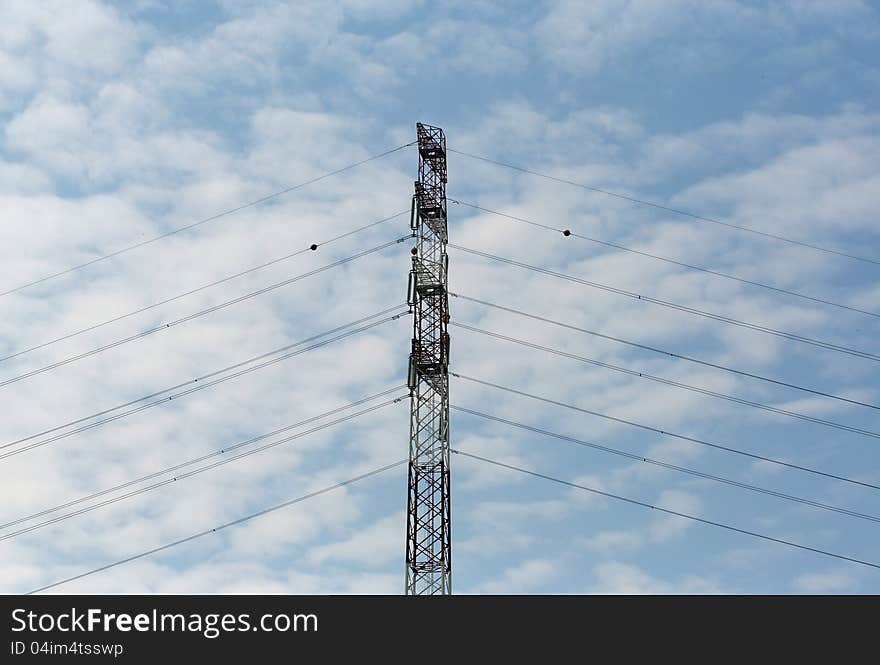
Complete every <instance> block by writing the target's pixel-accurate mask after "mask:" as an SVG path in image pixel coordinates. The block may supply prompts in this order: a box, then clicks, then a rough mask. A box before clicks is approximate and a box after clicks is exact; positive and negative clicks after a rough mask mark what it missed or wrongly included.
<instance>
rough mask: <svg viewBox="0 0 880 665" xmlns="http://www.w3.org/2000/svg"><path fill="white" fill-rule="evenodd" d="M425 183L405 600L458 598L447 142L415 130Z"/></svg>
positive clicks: (419, 223)
mask: <svg viewBox="0 0 880 665" xmlns="http://www.w3.org/2000/svg"><path fill="white" fill-rule="evenodd" d="M416 132H417V135H418V145H419V179H418V181H417V182H416V183H415V195H414V196H413V208H412V215H411V218H410V226H411V228H412V230H413V236H414V237H415V239H416V246H415V247H414V248H413V257H412V270H411V271H410V275H409V291H408V298H407V300H408V302H409V304H410V307H411V308H412V311H413V339H412V350H411V352H410V358H409V379H408V383H409V388H410V395H411V414H410V435H409V490H408V497H407V525H406V593H407V594H408V595H427V594H449V593H452V545H451V531H450V500H449V373H448V367H449V333H448V332H447V325H448V323H449V300H448V295H447V269H448V267H449V260H448V257H447V255H446V242H447V220H446V137H445V136H444V134H443V130H442V129H440V128H439V127H432V126H430V125H423V124H422V123H417V124H416Z"/></svg>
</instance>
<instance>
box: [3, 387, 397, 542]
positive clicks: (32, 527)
mask: <svg viewBox="0 0 880 665" xmlns="http://www.w3.org/2000/svg"><path fill="white" fill-rule="evenodd" d="M397 390H399V388H393V389H392V390H388V391H385V393H382V394H388V393H389V392H392V391H397ZM407 396H408V394H407V395H401V396H399V397H396V398H394V399H389V400H386V401H384V402H380V403H379V404H375V405H373V406H371V407H368V408H366V409H362V410H360V411H356V412H354V413H351V414H349V415H347V416H343V417H341V418H337V419H335V420H331V421H328V422H326V423H322V424H321V425H317V426H316V427H312V428H311V429H308V430H305V431H304V432H299V433H297V434H292V435H290V436H287V437H284V438H283V439H279V440H277V441H273V442H271V443H267V444H266V445H263V446H260V447H258V448H254V449H252V450H246V451H244V452H241V453H239V454H238V455H234V456H232V457H228V458H226V459H222V460H218V461H216V462H213V463H211V464H206V465H204V466H200V467H196V468H195V469H192V470H191V471H187V472H185V473H181V474H178V475H175V476H173V477H171V478H165V479H164V480H160V481H157V482H155V483H152V484H150V485H146V486H144V487H139V488H138V489H135V490H132V491H130V492H126V493H125V494H121V495H119V496H115V497H112V498H110V499H105V500H104V501H100V502H98V503H95V504H92V505H90V506H85V507H84V508H79V509H78V510H73V511H71V512H68V513H64V514H62V515H58V516H56V517H53V518H50V519H47V520H43V521H42V522H38V523H37V524H32V525H30V526H26V527H23V528H21V529H18V530H16V531H12V532H10V533H5V534H2V535H0V541H3V540H8V539H10V538H15V537H16V536H20V535H22V534H25V533H29V532H31V531H35V530H37V529H41V528H43V527H44V526H49V525H50V524H57V523H58V522H62V521H64V520H67V519H70V518H71V517H76V516H77V515H82V514H83V513H87V512H90V511H92V510H95V509H97V508H101V507H103V506H109V505H111V504H114V503H117V502H118V501H122V500H124V499H129V498H131V497H133V496H137V495H139V494H143V493H144V492H149V491H150V490H153V489H156V488H158V487H163V486H164V485H169V484H171V483H175V482H177V481H179V480H184V479H186V478H191V477H192V476H196V475H198V474H200V473H203V472H205V471H209V470H211V469H214V468H216V467H218V466H223V465H224V464H228V463H230V462H234V461H237V460H240V459H243V458H245V457H249V456H250V455H255V454H256V453H259V452H263V451H264V450H268V449H269V448H274V447H276V446H280V445H282V444H285V443H289V442H290V441H294V440H296V439H301V438H303V437H305V436H309V435H310V434H314V433H315V432H319V431H321V430H324V429H327V428H329V427H333V426H335V425H338V424H340V423H343V422H347V421H349V420H352V419H354V418H358V417H360V416H363V415H365V414H368V413H372V412H374V411H378V410H379V409H383V408H385V407H386V406H390V405H391V404H397V403H399V402H400V401H401V400H403V399H404V398H405V397H407ZM375 398H376V396H375V395H374V396H372V397H369V398H366V399H364V400H360V401H359V402H355V404H362V403H363V402H365V401H369V400H370V399H375ZM351 406H352V404H349V405H346V406H344V407H340V408H338V409H334V410H333V411H330V412H327V413H324V414H321V415H319V416H315V417H313V418H309V419H308V420H305V421H302V422H303V423H307V422H311V421H314V420H317V419H319V418H323V417H326V416H327V415H329V414H330V413H335V412H338V411H341V410H343V409H348V408H351ZM301 424H302V423H296V424H294V425H288V426H286V427H282V428H281V429H278V430H275V431H274V432H269V433H267V434H263V435H261V436H258V437H254V438H253V439H249V440H247V441H242V442H240V443H236V444H234V445H232V446H229V447H227V448H224V449H221V450H217V451H214V452H213V453H209V454H207V455H203V456H202V457H199V458H197V459H194V460H189V461H187V462H183V463H181V464H177V465H175V466H172V467H168V468H167V469H162V470H161V471H157V472H155V473H152V474H150V475H148V476H144V477H142V478H138V479H136V480H131V481H128V482H126V483H122V484H121V485H117V486H116V487H111V488H108V489H105V490H101V491H100V492H95V493H93V494H91V495H89V496H85V497H80V498H79V499H76V500H74V501H69V502H68V503H66V504H62V505H61V506H55V507H54V508H50V509H48V510H44V511H42V512H40V513H35V514H34V515H29V516H27V517H22V518H19V519H17V520H14V521H13V522H10V523H8V524H9V525H12V524H16V523H20V522H24V521H27V520H30V519H33V518H34V517H35V516H37V515H46V514H47V513H51V512H54V511H56V510H60V509H62V508H63V507H64V506H71V505H74V504H76V503H81V502H82V501H86V500H88V499H91V498H95V497H98V496H102V495H104V494H108V493H110V492H113V491H116V490H118V489H121V488H124V487H129V486H131V485H134V484H136V483H139V482H142V481H143V480H146V479H149V478H155V477H156V476H159V475H162V474H165V473H169V472H171V471H174V470H177V469H180V468H182V467H185V466H188V465H191V464H195V463H197V462H199V461H201V460H205V459H208V458H211V457H216V456H217V455H222V454H224V453H228V452H230V451H232V450H236V449H238V448H240V447H242V446H246V445H248V444H250V443H253V442H255V441H260V440H262V439H265V438H268V437H270V436H273V435H275V434H278V433H279V432H284V431H287V430H290V429H292V428H294V427H298V426H299V425H301ZM6 526H7V525H0V528H5V527H6Z"/></svg>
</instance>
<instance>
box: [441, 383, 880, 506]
mask: <svg viewBox="0 0 880 665" xmlns="http://www.w3.org/2000/svg"><path fill="white" fill-rule="evenodd" d="M450 375H452V376H454V377H456V378H459V379H464V380H465V381H472V382H473V383H478V384H480V385H484V386H487V387H489V388H495V389H497V390H503V391H505V392H509V393H512V394H515V395H520V396H522V397H528V398H529V399H534V400H538V401H541V402H545V403H547V404H553V405H555V406H561V407H563V408H566V409H571V410H573V411H579V412H580V413H586V414H587V415H590V416H595V417H597V418H603V419H605V420H610V421H613V422H616V423H619V424H621V425H629V426H630V427H638V428H639V429H643V430H646V431H648V432H654V433H655V434H661V435H663V436H669V437H672V438H675V439H679V440H680V441H687V442H688V443H694V444H697V445H700V446H707V447H709V448H715V449H716V450H724V451H726V452H729V453H734V454H736V455H742V456H744V457H748V458H750V459H755V460H758V461H761V462H769V463H770V464H775V465H777V466H784V467H786V468H789V469H795V470H797V471H804V472H806V473H811V474H814V475H817V476H822V477H824V478H831V479H833V480H840V481H842V482H845V483H851V484H853V485H860V486H862V487H869V488H871V489H875V490H880V485H874V484H872V483H869V482H864V481H861V480H855V479H854V478H847V477H846V476H838V475H836V474H834V473H828V472H827V471H820V470H819V469H813V468H810V467H807V466H800V465H798V464H793V463H791V462H784V461H782V460H780V459H775V458H773V457H766V456H764V455H759V454H757V453H750V452H748V451H746V450H740V449H739V448H731V447H730V446H724V445H721V444H719V443H712V442H711V441H706V440H705V439H698V438H696V437H693V436H687V435H685V434H676V433H675V432H668V431H666V430H663V429H660V428H659V427H652V426H651V425H645V424H644V423H638V422H635V421H633V420H627V419H626V418H618V417H617V416H611V415H609V414H607V413H600V412H598V411H592V410H591V409H584V408H582V407H579V406H575V405H574V404H566V403H565V402H557V401H556V400H552V399H550V398H548V397H541V396H540V395H534V394H532V393H527V392H524V391H522V390H517V389H516V388H510V387H508V386H502V385H499V384H497V383H492V382H491V381H485V380H483V379H477V378H474V377H472V376H466V375H464V374H457V373H455V374H454V373H452V372H450Z"/></svg>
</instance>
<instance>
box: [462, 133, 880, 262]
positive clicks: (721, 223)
mask: <svg viewBox="0 0 880 665" xmlns="http://www.w3.org/2000/svg"><path fill="white" fill-rule="evenodd" d="M446 149H447V150H448V151H449V152H454V153H455V154H457V155H462V156H464V157H469V158H471V159H477V160H480V161H482V162H488V163H490V164H495V165H497V166H503V167H504V168H508V169H513V170H514V171H520V172H522V173H528V174H529V175H534V176H538V177H540V178H546V179H547V180H554V181H556V182H559V183H563V184H565V185H572V186H574V187H580V188H581V189H586V190H588V191H591V192H596V193H597V194H604V195H605V196H612V197H614V198H617V199H622V200H624V201H629V202H630V203H636V204H639V205H644V206H648V207H651V208H656V209H658V210H663V211H665V212H671V213H673V214H676V215H682V216H684V217H690V218H691V219H696V220H699V221H701V222H709V223H711V224H717V225H719V226H726V227H727V228H731V229H736V230H738V231H745V232H747V233H752V234H754V235H758V236H762V237H764V238H772V239H773V240H780V241H782V242H787V243H789V244H791V245H798V246H799V247H807V248H809V249H814V250H817V251H819V252H825V253H827V254H835V255H837V256H842V257H845V258H848V259H854V260H856V261H863V262H865V263H873V264H875V265H880V260H878V259H872V258H869V257H865V256H857V255H855V254H850V253H848V252H843V251H840V250H837V249H833V248H831V247H822V246H821V245H815V244H812V243H809V242H804V241H802V240H795V239H794V238H787V237H785V236H781V235H777V234H775V233H768V232H767V231H761V230H760V229H754V228H751V227H748V226H741V225H738V224H733V223H731V222H724V221H722V220H720V219H714V218H712V217H705V216H703V215H697V214H695V213H692V212H687V211H686V210H679V209H677V208H671V207H669V206H665V205H663V204H660V203H654V202H652V201H646V200H644V199H638V198H635V197H634V196H628V195H626V194H620V193H617V192H611V191H609V190H607V189H600V188H598V187H591V186H589V185H584V184H583V183H579V182H574V181H573V180H566V179H565V178H558V177H556V176H552V175H549V174H547V173H539V172H538V171H533V170H531V169H527V168H523V167H522V166H514V165H513V164H507V163H505V162H499V161H497V160H494V159H489V158H488V157H481V156H479V155H474V154H471V153H468V152H462V151H461V150H455V149H454V148H448V147H447V148H446Z"/></svg>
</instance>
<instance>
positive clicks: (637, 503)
mask: <svg viewBox="0 0 880 665" xmlns="http://www.w3.org/2000/svg"><path fill="white" fill-rule="evenodd" d="M450 452H452V453H455V454H456V455H463V456H465V457H470V458H471V459H475V460H479V461H481V462H486V463H487V464H494V465H495V466H499V467H502V468H505V469H510V470H511V471H519V472H520V473H523V474H526V475H529V476H534V477H535V478H543V479H544V480H549V481H551V482H554V483H558V484H560V485H565V486H566V487H573V488H575V489H579V490H584V491H586V492H592V493H593V494H598V495H600V496H604V497H608V498H609V499H617V500H618V501H625V502H626V503H629V504H632V505H635V506H642V507H643V508H651V509H652V510H657V511H659V512H661V513H666V514H667V515H675V516H676V517H684V518H685V519H688V520H693V521H694V522H700V523H702V524H708V525H709V526H716V527H720V528H722V529H727V530H729V531H736V532H737V533H742V534H745V535H747V536H753V537H755V538H761V539H763V540H769V541H771V542H774V543H779V544H781V545H788V546H789V547H796V548H797V549H801V550H806V551H808V552H814V553H816V554H822V555H824V556H830V557H834V558H835V559H842V560H844V561H850V562H852V563H858V564H861V565H863V566H870V567H871V568H880V564H877V563H871V562H870V561H863V560H861V559H855V558H853V557H849V556H845V555H843V554H835V553H834V552H828V551H826V550H820V549H817V548H815V547H810V546H808V545H801V544H799V543H795V542H792V541H790V540H783V539H781V538H776V537H774V536H768V535H765V534H762V533H757V532H755V531H748V530H746V529H741V528H739V527H735V526H731V525H730V524H724V523H723V522H714V521H712V520H708V519H705V518H702V517H697V516H695V515H689V514H688V513H682V512H679V511H677V510H671V509H669V508H663V507H661V506H656V505H652V504H650V503H646V502H644V501H639V500H637V499H630V498H628V497H625V496H621V495H619V494H612V493H611V492H606V491H604V490H599V489H596V488H594V487H588V486H586V485H581V484H579V483H573V482H571V481H568V480H562V479H561V478H556V477H554V476H548V475H546V474H543V473H538V472H537V471H532V470H531V469H524V468H522V467H519V466H514V465H513V464H507V463H505V462H499V461H497V460H493V459H489V458H488V457H481V456H480V455H475V454H473V453H468V452H465V451H463V450H454V449H452V450H451V451H450Z"/></svg>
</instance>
